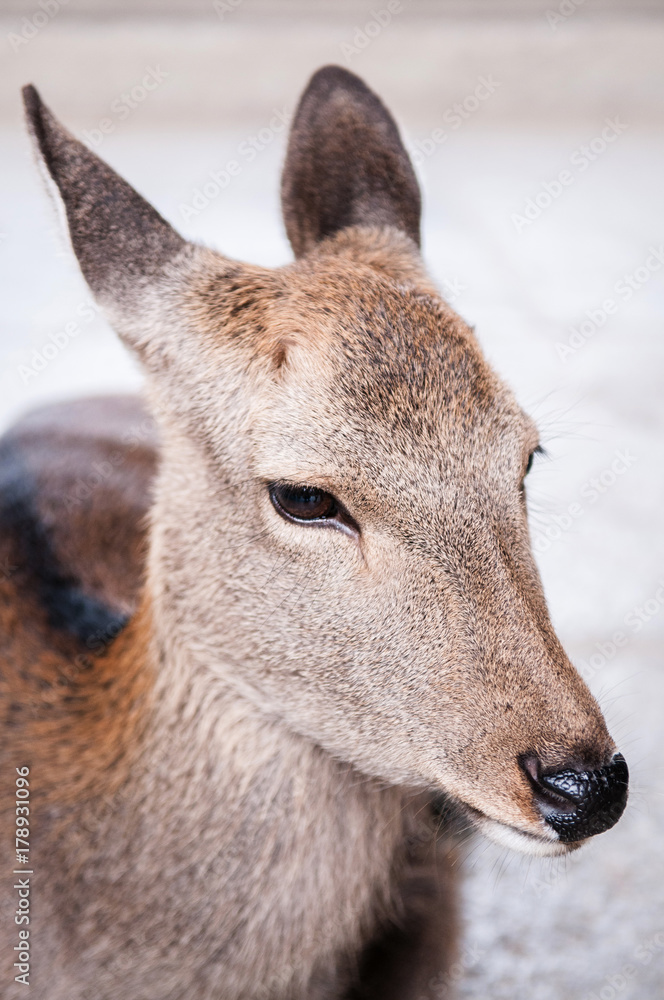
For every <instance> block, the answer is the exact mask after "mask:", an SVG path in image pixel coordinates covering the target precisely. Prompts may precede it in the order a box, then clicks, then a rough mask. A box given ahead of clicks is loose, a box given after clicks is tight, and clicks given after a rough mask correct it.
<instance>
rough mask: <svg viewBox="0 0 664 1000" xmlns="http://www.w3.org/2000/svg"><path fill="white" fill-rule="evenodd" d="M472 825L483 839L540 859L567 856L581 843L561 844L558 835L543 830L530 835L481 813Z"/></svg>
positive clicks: (528, 831)
mask: <svg viewBox="0 0 664 1000" xmlns="http://www.w3.org/2000/svg"><path fill="white" fill-rule="evenodd" d="M473 812H476V810H473ZM474 825H475V826H476V828H477V829H478V830H479V831H480V833H483V834H484V836H485V837H487V838H488V839H489V840H492V841H493V842H494V843H495V844H500V846H501V847H509V848H510V849H511V850H513V851H518V852H519V853H520V854H530V855H534V856H535V857H540V858H551V857H557V856H560V855H562V854H569V853H570V851H575V850H576V849H577V848H578V847H581V845H582V843H583V841H582V840H579V841H577V842H575V843H563V842H562V841H561V840H559V839H558V835H557V834H555V833H554V832H553V831H552V830H551V831H548V830H546V829H545V830H543V831H542V833H541V834H540V833H532V832H531V831H530V830H522V829H520V828H519V827H517V826H512V825H511V824H510V823H503V822H501V820H497V819H492V818H491V817H490V816H485V815H484V814H483V813H480V812H476V818H474Z"/></svg>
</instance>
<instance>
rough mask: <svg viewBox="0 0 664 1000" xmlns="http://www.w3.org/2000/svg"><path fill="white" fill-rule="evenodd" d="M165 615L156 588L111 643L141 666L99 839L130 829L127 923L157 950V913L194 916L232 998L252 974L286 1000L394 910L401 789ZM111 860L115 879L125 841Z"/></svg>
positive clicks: (118, 660)
mask: <svg viewBox="0 0 664 1000" xmlns="http://www.w3.org/2000/svg"><path fill="white" fill-rule="evenodd" d="M165 621H166V619H165V617H164V616H163V615H162V614H160V613H159V608H158V606H157V607H155V602H154V600H153V599H152V597H151V595H150V591H149V590H147V591H146V594H145V596H144V599H143V604H142V607H141V609H140V611H139V612H138V614H137V615H136V617H135V618H134V620H133V621H132V622H131V623H130V625H129V626H128V629H127V631H126V634H124V635H123V636H121V637H120V639H118V640H117V651H116V650H115V647H113V650H112V652H113V654H114V655H113V657H112V659H113V660H114V668H113V669H114V672H115V674H116V676H118V674H120V675H121V674H122V673H123V672H124V671H126V670H127V668H128V665H130V664H131V665H132V669H133V670H134V673H135V675H136V677H135V685H136V688H135V689H136V699H135V702H134V705H133V708H132V713H131V714H132V726H133V735H132V733H130V732H129V731H128V730H125V732H124V733H123V734H122V737H121V738H122V740H124V742H125V743H126V744H127V747H126V748H125V754H124V759H125V762H126V764H128V767H127V768H126V774H125V777H124V781H123V782H121V783H118V787H117V788H116V789H115V790H114V793H113V799H112V801H113V806H112V808H111V810H110V812H109V813H108V814H107V815H106V819H105V823H107V824H108V827H109V828H108V829H107V838H106V839H105V842H108V837H109V836H110V837H111V838H114V839H115V842H116V843H118V844H120V842H121V840H122V838H124V839H125V841H127V839H128V840H129V843H130V847H131V855H132V857H133V859H134V866H133V867H134V872H135V875H134V876H133V878H132V885H131V892H132V900H133V898H134V897H135V899H136V902H135V903H134V902H133V901H127V900H125V903H124V909H123V911H122V915H121V916H119V917H118V919H119V920H120V923H124V922H125V920H127V921H129V922H132V921H136V922H137V923H138V922H140V923H141V924H142V926H144V927H146V935H147V939H148V942H147V944H148V947H149V942H150V934H151V930H150V928H151V926H152V922H153V921H154V919H155V917H154V915H155V914H156V913H158V914H159V915H160V918H159V924H158V925H156V926H157V927H158V928H159V930H158V933H157V930H155V935H156V937H155V948H157V947H161V944H160V942H159V936H160V935H162V934H163V920H164V919H172V920H173V922H174V927H175V926H181V925H182V922H183V921H185V923H186V925H187V927H188V929H189V930H190V931H191V933H192V934H196V935H197V940H198V942H199V945H198V946H197V947H200V948H201V949H202V952H203V953H205V952H206V950H207V951H208V952H209V954H211V955H212V954H213V953H217V952H218V949H219V947H220V942H222V943H223V942H226V943H227V945H226V946H225V947H226V951H225V959H224V976H225V979H224V989H225V990H226V991H227V994H226V993H225V994H224V995H228V996H233V995H234V993H233V990H234V989H236V990H237V993H238V995H240V994H243V991H244V990H246V989H247V988H248V980H247V977H249V980H251V981H253V977H256V981H257V982H262V983H265V982H266V981H267V980H270V979H272V980H274V982H275V995H279V989H277V986H278V984H279V983H283V984H288V986H287V988H286V986H284V989H285V992H288V991H292V992H288V995H289V996H290V995H293V996H298V995H300V989H299V987H296V985H295V980H297V979H298V977H300V978H301V977H304V978H303V979H302V982H301V984H300V986H301V994H302V996H305V995H308V994H307V988H308V987H307V985H306V982H308V981H310V980H311V976H315V975H316V974H317V970H318V971H320V970H323V973H324V974H325V975H327V976H328V977H329V975H330V974H335V975H336V974H337V972H335V971H334V970H335V969H337V966H338V964H339V961H340V958H339V956H342V957H343V956H345V958H344V959H343V960H344V961H346V960H352V958H350V956H351V953H352V952H353V951H355V950H356V949H357V945H358V942H361V941H362V940H365V939H366V938H367V936H368V935H369V933H370V932H371V930H372V928H373V927H374V926H375V923H376V921H377V920H379V919H380V917H381V914H383V915H384V914H385V913H387V912H388V911H389V910H390V908H391V906H392V900H391V885H392V879H393V876H394V871H395V865H397V864H398V856H399V850H400V845H401V844H402V842H403V836H404V795H403V792H402V790H400V789H396V788H385V787H383V786H381V784H380V783H379V782H377V781H374V780H372V779H368V778H366V777H365V776H363V775H361V774H360V773H358V772H357V771H355V770H354V769H353V768H352V767H350V766H349V765H344V764H341V763H339V762H337V761H335V760H333V759H332V758H331V757H330V756H329V755H328V754H326V753H325V752H324V751H323V750H321V749H320V748H319V747H317V746H316V745H315V744H314V743H312V742H311V741H309V740H307V739H305V738H303V737H301V736H299V735H297V734H295V733H293V732H292V731H290V730H289V729H288V728H287V726H286V725H285V724H284V723H283V722H281V721H280V720H279V719H278V718H271V717H269V716H268V715H266V714H265V713H264V712H262V711H261V709H260V708H259V707H258V706H257V705H255V704H254V703H252V701H251V700H250V699H248V698H246V697H244V696H243V695H242V694H241V693H240V692H238V690H237V689H236V688H235V687H234V686H233V685H231V684H230V683H229V682H228V681H227V680H226V679H224V677H223V675H220V674H219V673H218V672H217V671H215V670H212V669H210V668H209V667H208V666H207V665H206V664H205V663H204V662H201V659H200V657H198V656H194V655H192V653H191V652H190V651H188V650H186V649H183V648H181V647H179V646H178V645H176V644H174V643H173V642H172V641H171V639H170V633H169V631H168V629H167V628H166V625H165ZM159 623H161V627H160V625H159ZM109 659H110V657H109ZM138 664H140V669H136V668H137V665H138ZM139 678H140V680H139ZM146 678H149V685H150V689H149V691H147V690H146V683H145V681H146ZM118 735H119V734H118ZM116 749H117V747H116ZM118 820H119V824H118V830H117V832H116V833H114V831H113V826H114V824H115V823H117V822H118ZM155 830H159V836H158V837H156V836H155ZM120 831H121V832H120ZM125 846H127V845H126V843H125ZM116 861H117V866H118V878H122V877H123V876H122V874H121V873H122V872H124V871H125V868H124V867H123V866H125V865H126V852H124V851H123V850H122V849H120V848H119V849H118V855H117V859H116ZM111 877H113V875H112V873H111ZM174 933H175V931H174ZM256 940H261V942H262V946H261V949H253V950H252V954H253V955H254V958H255V961H254V962H253V963H252V966H251V968H248V966H247V962H246V952H245V951H244V949H246V948H247V947H249V945H250V944H251V942H254V943H255V941H256ZM174 948H176V950H177V946H176V945H175V943H174ZM243 956H244V957H243ZM337 971H338V969H337ZM210 974H211V975H212V974H213V973H212V972H211V973H210ZM339 974H340V973H339ZM233 977H236V980H237V981H236V983H235V986H231V984H232V983H233V982H234V978H233ZM293 977H295V978H293ZM249 988H252V987H251V983H250V982H249ZM270 995H272V994H270Z"/></svg>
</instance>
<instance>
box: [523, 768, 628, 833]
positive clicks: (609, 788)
mask: <svg viewBox="0 0 664 1000" xmlns="http://www.w3.org/2000/svg"><path fill="white" fill-rule="evenodd" d="M520 763H521V766H522V767H523V769H524V771H525V772H526V775H527V777H528V780H529V781H530V784H531V786H532V789H533V793H534V798H535V802H536V804H537V806H538V808H539V811H540V812H541V814H542V816H543V818H544V820H545V822H546V823H547V824H548V825H549V826H551V828H552V829H554V830H555V831H556V833H557V834H558V836H559V838H560V840H562V841H566V842H571V841H575V840H583V839H585V838H586V837H592V836H593V835H594V834H596V833H602V832H603V831H604V830H608V829H610V827H612V826H613V825H614V824H615V823H617V822H618V820H619V819H620V817H621V816H622V814H623V812H624V809H625V805H626V804H627V790H628V784H629V771H628V769H627V764H626V762H625V758H624V757H623V755H622V754H616V755H615V757H614V758H613V759H612V760H611V761H610V763H609V764H606V765H605V766H604V767H600V768H596V769H594V770H591V771H580V770H577V769H576V768H573V767H569V768H565V769H562V770H558V771H545V770H543V768H542V764H541V761H540V760H539V758H538V757H537V756H535V755H534V754H531V755H528V756H525V757H522V758H521V761H520Z"/></svg>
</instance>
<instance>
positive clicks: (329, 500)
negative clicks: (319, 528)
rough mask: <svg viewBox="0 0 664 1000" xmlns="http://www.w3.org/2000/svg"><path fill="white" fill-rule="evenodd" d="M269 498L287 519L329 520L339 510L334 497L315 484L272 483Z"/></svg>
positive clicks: (336, 514) (334, 516)
mask: <svg viewBox="0 0 664 1000" xmlns="http://www.w3.org/2000/svg"><path fill="white" fill-rule="evenodd" d="M270 500H271V501H272V505H273V506H274V508H275V510H276V511H277V513H279V514H281V516H282V517H286V518H287V519H288V520H289V521H306V522H309V521H331V520H334V518H336V517H338V515H339V512H340V505H339V503H338V502H337V500H336V499H335V497H333V496H332V494H331V493H326V492H325V491H324V490H320V489H318V487H316V486H293V485H292V484H291V483H272V484H271V486H270Z"/></svg>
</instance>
